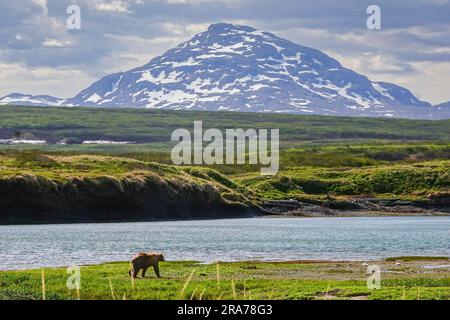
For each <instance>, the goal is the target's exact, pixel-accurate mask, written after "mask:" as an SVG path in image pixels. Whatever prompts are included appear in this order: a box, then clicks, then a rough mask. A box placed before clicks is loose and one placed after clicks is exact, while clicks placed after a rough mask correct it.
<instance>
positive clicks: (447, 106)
mask: <svg viewBox="0 0 450 320" xmlns="http://www.w3.org/2000/svg"><path fill="white" fill-rule="evenodd" d="M432 109H433V111H432V114H433V118H434V119H449V118H450V101H448V102H444V103H441V104H438V105H435V106H433V107H432Z"/></svg>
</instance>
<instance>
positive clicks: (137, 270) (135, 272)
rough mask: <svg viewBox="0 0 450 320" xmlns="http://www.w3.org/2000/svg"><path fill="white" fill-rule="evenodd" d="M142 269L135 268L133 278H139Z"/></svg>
mask: <svg viewBox="0 0 450 320" xmlns="http://www.w3.org/2000/svg"><path fill="white" fill-rule="evenodd" d="M139 270H140V269H137V268H133V278H137V275H138V273H139Z"/></svg>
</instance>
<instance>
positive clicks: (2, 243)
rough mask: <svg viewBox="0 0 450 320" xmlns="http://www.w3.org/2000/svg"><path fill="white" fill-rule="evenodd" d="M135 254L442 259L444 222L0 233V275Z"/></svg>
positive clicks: (255, 222) (222, 223)
mask: <svg viewBox="0 0 450 320" xmlns="http://www.w3.org/2000/svg"><path fill="white" fill-rule="evenodd" d="M139 251H163V252H164V254H165V256H166V259H167V260H198V261H202V262H211V261H215V260H221V261H236V260H248V259H261V260H293V259H326V260H370V259H379V258H383V257H389V256H399V255H439V256H450V217H373V218H372V217H371V218H365V217H364V218H360V217H357V218H292V219H291V218H254V219H232V220H207V221H205V220H203V221H171V222H145V223H142V222H141V223H104V224H71V225H67V224H66V225H35V226H0V270H7V269H25V268H38V267H44V266H66V265H83V264H93V263H100V262H108V261H117V260H129V259H130V258H131V257H132V256H133V254H135V253H136V252H139Z"/></svg>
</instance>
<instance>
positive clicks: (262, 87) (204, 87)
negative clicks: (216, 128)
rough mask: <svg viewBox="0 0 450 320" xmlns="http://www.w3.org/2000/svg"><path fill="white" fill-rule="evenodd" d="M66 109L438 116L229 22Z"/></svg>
mask: <svg viewBox="0 0 450 320" xmlns="http://www.w3.org/2000/svg"><path fill="white" fill-rule="evenodd" d="M62 104H64V105H68V106H105V107H133V108H161V109H162V108H164V109H189V110H194V109H195V110H212V111H215V110H229V111H246V112H279V113H298V114H322V115H340V116H371V117H403V118H435V115H434V114H433V112H432V110H433V108H432V107H431V105H430V104H429V103H428V102H424V101H421V100H419V99H417V98H416V97H415V96H414V95H413V94H412V93H411V92H410V91H409V90H407V89H405V88H402V87H400V86H397V85H395V84H391V83H386V82H373V81H371V80H369V79H368V78H367V77H366V76H364V75H361V74H358V73H356V72H354V71H352V70H350V69H347V68H345V67H343V66H342V65H341V64H340V63H339V62H338V61H336V60H335V59H333V58H331V57H329V56H328V55H326V54H324V53H322V52H321V51H319V50H316V49H312V48H308V47H304V46H301V45H298V44H295V43H292V42H290V41H288V40H285V39H282V38H280V37H277V36H275V35H273V34H271V33H269V32H264V31H261V30H256V29H254V28H252V27H248V26H236V25H232V24H225V23H219V24H213V25H211V26H210V27H209V28H208V30H207V31H205V32H202V33H199V34H197V35H195V36H194V37H193V38H192V39H190V40H189V41H187V42H184V43H182V44H180V45H178V46H177V47H175V48H173V49H171V50H169V51H167V52H166V53H165V54H164V55H162V56H159V57H156V58H154V59H152V60H151V61H150V62H149V63H147V64H146V65H144V66H142V67H138V68H135V69H132V70H129V71H126V72H121V73H116V74H112V75H108V76H106V77H104V78H102V79H100V80H99V81H97V82H95V83H93V84H92V85H91V86H89V87H88V88H87V89H85V90H83V91H81V92H80V93H79V94H77V95H76V96H75V97H73V98H70V99H67V100H66V101H64V102H63V103H62ZM444 114H445V115H444ZM442 116H445V117H448V118H450V112H444V113H439V117H442Z"/></svg>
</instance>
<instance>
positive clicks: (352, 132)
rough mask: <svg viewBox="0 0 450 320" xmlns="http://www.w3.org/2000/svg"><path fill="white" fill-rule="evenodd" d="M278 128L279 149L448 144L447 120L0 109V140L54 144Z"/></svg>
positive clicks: (154, 139)
mask: <svg viewBox="0 0 450 320" xmlns="http://www.w3.org/2000/svg"><path fill="white" fill-rule="evenodd" d="M195 120H202V121H203V126H204V128H218V129H221V130H222V129H225V128H244V129H245V128H255V129H259V128H263V129H270V128H278V129H280V136H281V140H282V142H284V143H288V144H295V143H301V142H304V141H306V140H316V141H319V140H358V139H377V140H380V139H387V140H444V141H448V140H449V138H450V120H441V121H426V120H405V119H374V118H352V117H325V116H302V115H286V114H263V113H237V112H205V111H168V110H153V109H147V110H146V109H138V110H136V109H103V108H57V107H45V108H37V107H24V106H22V107H13V106H1V107H0V137H20V136H29V137H30V136H36V137H41V138H44V139H46V140H49V141H53V142H56V141H58V140H62V139H70V140H72V141H74V142H76V141H82V140H85V139H87V138H89V140H96V139H108V140H122V141H123V140H132V141H136V142H138V143H144V142H145V143H161V142H167V141H170V135H171V133H172V131H173V130H174V129H176V128H192V127H193V122H194V121H195Z"/></svg>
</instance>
